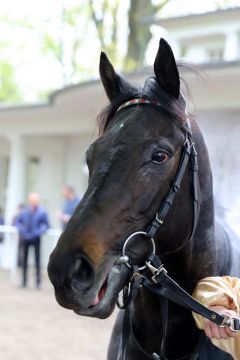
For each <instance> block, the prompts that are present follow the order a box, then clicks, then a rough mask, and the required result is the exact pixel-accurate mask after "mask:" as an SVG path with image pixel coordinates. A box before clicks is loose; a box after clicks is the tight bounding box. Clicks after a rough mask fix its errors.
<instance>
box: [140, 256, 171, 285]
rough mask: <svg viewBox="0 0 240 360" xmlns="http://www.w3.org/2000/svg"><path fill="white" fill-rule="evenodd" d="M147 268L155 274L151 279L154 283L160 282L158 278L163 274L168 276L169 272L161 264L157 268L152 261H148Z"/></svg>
mask: <svg viewBox="0 0 240 360" xmlns="http://www.w3.org/2000/svg"><path fill="white" fill-rule="evenodd" d="M145 264H146V266H147V268H148V270H150V271H151V273H152V274H153V276H152V277H151V279H152V281H153V282H154V283H155V284H157V283H158V280H157V277H158V276H159V275H160V273H161V272H164V273H165V274H167V270H166V269H165V268H164V267H163V264H161V265H160V266H159V267H158V268H156V267H155V266H154V265H153V264H152V263H151V261H146V263H145Z"/></svg>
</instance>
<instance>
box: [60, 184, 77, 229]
mask: <svg viewBox="0 0 240 360" xmlns="http://www.w3.org/2000/svg"><path fill="white" fill-rule="evenodd" d="M63 197H64V199H65V201H64V204H63V210H62V212H61V213H60V214H59V215H58V218H59V220H60V221H61V223H62V227H63V229H64V228H65V226H66V225H67V223H68V221H69V219H70V217H71V216H72V215H73V213H74V210H75V209H76V207H77V206H78V204H79V203H80V198H79V197H78V196H77V195H76V192H75V189H74V188H73V186H71V185H65V186H64V187H63Z"/></svg>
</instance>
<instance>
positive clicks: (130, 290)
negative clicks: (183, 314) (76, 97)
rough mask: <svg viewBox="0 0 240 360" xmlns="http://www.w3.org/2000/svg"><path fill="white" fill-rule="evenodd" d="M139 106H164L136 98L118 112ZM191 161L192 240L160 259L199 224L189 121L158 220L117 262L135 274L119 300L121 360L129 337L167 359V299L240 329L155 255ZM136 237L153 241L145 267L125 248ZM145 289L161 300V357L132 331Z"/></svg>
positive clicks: (194, 164)
mask: <svg viewBox="0 0 240 360" xmlns="http://www.w3.org/2000/svg"><path fill="white" fill-rule="evenodd" d="M136 104H152V105H155V106H161V104H160V103H159V102H156V101H151V100H145V99H133V100H130V101H128V102H126V103H124V104H123V105H121V106H120V108H119V109H118V110H117V111H119V110H121V109H123V108H125V107H128V106H133V105H136ZM189 160H190V163H191V164H190V167H191V172H192V195H193V223H192V229H191V233H190V235H189V237H188V238H187V240H186V241H185V242H184V243H183V244H181V245H180V246H179V247H178V248H176V249H174V250H169V251H166V252H164V253H162V254H161V257H162V256H163V255H169V254H172V253H176V252H178V251H180V250H182V249H183V248H184V247H185V246H186V245H187V244H189V243H190V241H191V240H192V237H193V235H194V232H195V230H196V226H197V223H198V216H199V182H198V161H197V152H196V149H195V144H194V142H193V141H192V133H191V128H190V124H188V122H186V128H185V140H184V143H183V145H182V154H181V158H180V161H179V165H178V169H177V171H176V174H175V177H174V179H173V181H172V184H171V187H170V190H169V191H168V193H167V194H166V196H165V198H164V199H163V201H162V203H161V206H160V208H159V210H158V212H157V213H156V215H155V218H154V219H153V221H152V222H151V224H150V225H149V226H148V228H147V230H146V231H138V232H135V233H133V234H131V235H130V236H129V237H128V238H127V239H126V241H125V243H124V245H123V250H122V254H121V257H120V258H119V259H118V261H117V263H118V264H125V265H126V266H128V268H129V271H131V272H132V274H131V276H130V278H131V280H130V282H129V283H128V284H126V286H125V287H124V289H123V304H120V302H119V301H118V302H117V304H118V306H119V307H120V308H121V309H124V311H125V313H124V320H123V327H122V334H121V344H120V347H119V353H118V358H117V359H118V360H125V358H126V350H127V343H128V339H129V336H130V335H131V337H132V338H133V339H134V342H135V344H136V346H137V348H138V350H139V351H142V352H143V353H145V355H146V357H148V358H149V359H156V360H166V356H165V344H166V336H167V324H168V300H170V301H172V302H175V303H177V304H178V305H181V306H183V307H185V308H186V309H189V310H191V311H194V312H196V313H198V314H200V315H202V316H203V317H205V318H207V319H209V320H211V321H212V322H214V323H215V324H217V325H218V326H221V327H225V326H229V327H230V328H231V330H232V331H239V330H240V322H239V319H235V318H229V317H228V316H221V315H219V314H218V313H216V312H214V311H211V310H209V309H208V308H206V307H204V306H203V305H201V304H200V303H199V302H197V301H196V300H194V299H193V298H192V297H191V295H189V294H188V293H187V292H186V291H185V290H183V289H182V288H181V287H180V286H179V285H178V284H177V283H176V282H175V281H174V280H173V279H171V278H170V277H169V276H168V275H167V271H166V269H165V268H164V267H163V264H162V263H161V261H160V259H159V257H158V256H157V255H156V254H155V242H154V237H155V235H156V233H157V231H158V230H159V228H160V227H161V225H162V224H163V223H164V220H165V218H166V216H167V214H168V212H169V210H170V208H171V206H172V204H173V201H174V198H175V196H176V193H177V192H178V190H179V189H180V186H181V182H182V179H183V176H184V174H185V171H186V168H187V165H188V163H189ZM136 235H143V236H145V237H147V238H150V239H151V242H152V246H153V251H152V255H150V256H149V257H148V258H147V260H146V261H145V264H144V265H143V266H141V267H139V266H136V265H132V264H130V260H129V257H128V255H127V253H126V247H127V245H128V244H129V241H131V239H132V238H134V237H135V236H136ZM146 268H148V270H150V272H151V273H152V276H151V278H150V279H149V278H147V277H145V276H143V275H142V274H140V272H141V271H142V270H144V269H146ZM141 287H145V288H147V289H149V290H150V291H151V292H153V293H155V294H157V295H158V296H160V297H161V316H162V320H163V336H162V341H161V348H160V355H158V354H155V353H153V354H148V353H147V352H146V351H145V350H144V349H143V348H142V347H141V345H140V344H139V343H138V342H137V340H136V338H135V336H134V333H133V329H132V323H131V313H130V305H131V302H132V300H133V299H134V298H135V296H136V295H137V292H138V290H139V288H141ZM192 355H193V357H191V354H188V355H187V356H186V357H183V358H181V359H190V358H192V359H193V358H194V354H192Z"/></svg>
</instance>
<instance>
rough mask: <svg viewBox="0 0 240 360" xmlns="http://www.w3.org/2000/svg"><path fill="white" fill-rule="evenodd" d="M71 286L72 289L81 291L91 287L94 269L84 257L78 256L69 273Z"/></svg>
mask: <svg viewBox="0 0 240 360" xmlns="http://www.w3.org/2000/svg"><path fill="white" fill-rule="evenodd" d="M70 279H71V287H72V289H73V290H75V291H78V292H82V291H84V290H87V289H88V288H90V287H91V285H92V284H93V281H94V270H93V267H92V265H91V264H90V263H89V261H88V260H87V259H86V258H83V257H81V258H78V259H76V261H75V264H74V265H73V267H72V270H71V273H70Z"/></svg>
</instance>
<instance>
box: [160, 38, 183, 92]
mask: <svg viewBox="0 0 240 360" xmlns="http://www.w3.org/2000/svg"><path fill="white" fill-rule="evenodd" d="M154 73H155V76H156V79H157V82H158V84H159V85H160V87H161V88H162V90H164V91H165V92H166V93H168V95H171V96H172V97H174V98H175V99H178V97H179V93H180V79H179V73H178V68H177V65H176V61H175V58H174V55H173V52H172V49H171V47H170V45H169V44H168V43H167V42H166V40H164V39H163V38H161V39H160V43H159V48H158V52H157V55H156V58H155V62H154Z"/></svg>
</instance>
